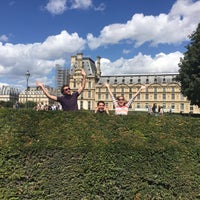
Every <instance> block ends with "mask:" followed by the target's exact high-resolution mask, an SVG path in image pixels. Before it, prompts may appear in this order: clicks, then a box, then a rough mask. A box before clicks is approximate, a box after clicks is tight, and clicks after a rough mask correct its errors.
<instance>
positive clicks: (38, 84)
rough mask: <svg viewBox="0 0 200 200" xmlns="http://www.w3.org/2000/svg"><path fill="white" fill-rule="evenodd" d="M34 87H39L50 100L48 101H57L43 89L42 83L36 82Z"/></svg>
mask: <svg viewBox="0 0 200 200" xmlns="http://www.w3.org/2000/svg"><path fill="white" fill-rule="evenodd" d="M36 85H37V87H40V88H41V89H42V91H43V92H44V94H45V95H46V96H47V97H48V98H50V99H52V100H54V101H57V97H56V96H54V95H51V94H49V92H48V90H47V89H46V88H45V87H44V85H43V84H42V83H40V82H38V81H36Z"/></svg>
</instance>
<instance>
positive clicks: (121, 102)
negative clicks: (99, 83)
mask: <svg viewBox="0 0 200 200" xmlns="http://www.w3.org/2000/svg"><path fill="white" fill-rule="evenodd" d="M104 85H105V86H106V87H107V88H108V92H109V93H110V96H111V97H112V100H113V104H114V107H115V115H128V108H129V106H130V105H131V103H132V102H133V101H134V100H135V98H136V97H137V95H138V94H139V93H140V92H141V91H142V90H143V89H145V88H146V86H144V85H143V86H141V87H140V89H139V90H138V91H137V92H136V94H135V95H133V97H132V98H131V99H130V100H129V101H128V102H126V101H125V99H124V96H118V97H117V100H116V99H115V97H114V95H113V93H112V91H111V89H110V86H109V84H108V83H105V84H104Z"/></svg>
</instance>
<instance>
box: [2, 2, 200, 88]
mask: <svg viewBox="0 0 200 200" xmlns="http://www.w3.org/2000/svg"><path fill="white" fill-rule="evenodd" d="M198 23H200V1H199V0H1V1H0V86H2V85H9V86H11V87H16V88H19V89H23V88H25V87H26V76H25V74H26V71H27V70H29V72H30V74H31V76H30V78H29V85H30V86H35V81H36V80H38V81H41V82H43V83H44V84H45V85H50V86H52V87H54V86H55V65H56V64H60V65H61V66H64V67H67V68H70V57H71V56H74V55H76V54H77V53H82V54H83V56H84V57H90V58H91V59H93V60H94V61H96V59H97V56H100V57H101V71H102V75H116V74H120V75H121V74H147V73H177V72H178V70H179V67H178V63H179V62H180V58H181V57H183V54H184V52H186V51H187V49H186V45H188V44H189V43H190V39H189V37H188V36H189V35H191V34H192V33H193V32H194V31H195V30H196V28H197V25H198Z"/></svg>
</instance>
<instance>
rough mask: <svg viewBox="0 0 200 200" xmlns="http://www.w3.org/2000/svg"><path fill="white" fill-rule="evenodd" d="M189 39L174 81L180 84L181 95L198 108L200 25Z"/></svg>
mask: <svg viewBox="0 0 200 200" xmlns="http://www.w3.org/2000/svg"><path fill="white" fill-rule="evenodd" d="M189 38H190V40H191V43H190V44H188V45H187V46H186V49H187V51H186V52H185V53H184V54H183V55H184V57H183V58H181V59H180V63H179V74H178V75H177V76H176V80H177V81H179V82H180V83H181V92H182V94H183V95H184V96H186V97H187V98H188V100H190V101H191V104H192V105H198V107H200V23H199V24H198V27H197V29H196V31H194V32H193V33H192V34H191V35H190V36H189Z"/></svg>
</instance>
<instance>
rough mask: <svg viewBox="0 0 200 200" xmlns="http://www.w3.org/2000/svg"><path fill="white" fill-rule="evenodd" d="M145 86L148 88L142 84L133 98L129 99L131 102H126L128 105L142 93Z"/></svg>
mask: <svg viewBox="0 0 200 200" xmlns="http://www.w3.org/2000/svg"><path fill="white" fill-rule="evenodd" d="M145 88H146V86H145V85H142V86H141V87H140V89H139V90H138V91H137V92H136V93H135V94H134V95H133V96H132V98H131V99H130V100H129V102H128V103H127V104H126V106H127V107H129V106H130V105H131V103H132V102H133V101H134V100H135V98H136V97H137V96H138V94H140V92H141V91H142V90H143V89H145Z"/></svg>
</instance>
